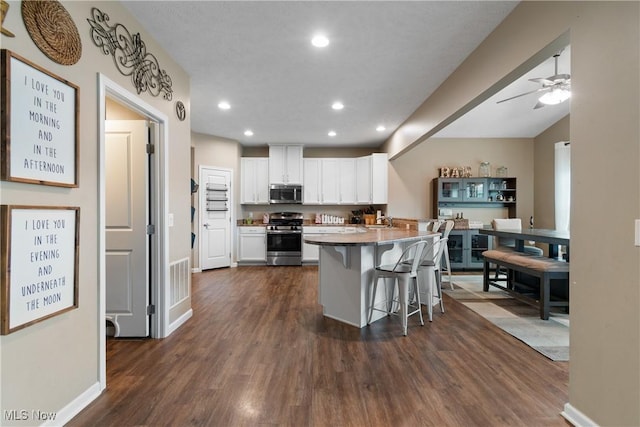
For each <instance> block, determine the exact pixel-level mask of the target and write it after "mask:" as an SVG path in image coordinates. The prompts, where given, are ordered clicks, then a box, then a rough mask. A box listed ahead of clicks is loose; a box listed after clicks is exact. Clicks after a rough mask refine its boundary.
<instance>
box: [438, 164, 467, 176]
mask: <svg viewBox="0 0 640 427" xmlns="http://www.w3.org/2000/svg"><path fill="white" fill-rule="evenodd" d="M470 176H471V166H464V167H462V166H454V167H448V166H443V167H441V168H440V178H469V177H470Z"/></svg>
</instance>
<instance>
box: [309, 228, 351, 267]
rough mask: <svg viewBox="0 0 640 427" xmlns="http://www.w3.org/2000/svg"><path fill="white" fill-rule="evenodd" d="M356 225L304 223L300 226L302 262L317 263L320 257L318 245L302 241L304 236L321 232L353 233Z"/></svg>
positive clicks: (318, 234) (319, 234)
mask: <svg viewBox="0 0 640 427" xmlns="http://www.w3.org/2000/svg"><path fill="white" fill-rule="evenodd" d="M355 232H356V227H354V226H344V227H340V226H317V225H305V226H304V227H302V233H303V234H302V239H303V240H302V262H305V263H317V262H318V260H319V259H320V246H319V245H310V244H308V243H305V242H304V238H305V237H310V236H321V235H323V234H331V233H355Z"/></svg>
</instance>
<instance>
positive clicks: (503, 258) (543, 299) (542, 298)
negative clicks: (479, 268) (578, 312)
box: [482, 250, 569, 320]
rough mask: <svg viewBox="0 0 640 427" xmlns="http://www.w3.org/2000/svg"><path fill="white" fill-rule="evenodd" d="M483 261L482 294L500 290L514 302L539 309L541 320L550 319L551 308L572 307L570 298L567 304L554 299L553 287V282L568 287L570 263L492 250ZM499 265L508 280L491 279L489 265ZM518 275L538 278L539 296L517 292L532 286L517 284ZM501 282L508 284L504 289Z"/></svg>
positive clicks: (485, 252) (564, 301) (565, 301)
mask: <svg viewBox="0 0 640 427" xmlns="http://www.w3.org/2000/svg"><path fill="white" fill-rule="evenodd" d="M482 256H483V257H484V279H483V282H482V284H483V290H484V291H485V292H487V291H488V290H489V285H491V286H495V287H497V288H500V289H502V290H504V291H506V292H508V293H509V294H510V295H512V296H514V297H515V298H517V299H519V300H522V301H524V302H526V303H528V304H532V305H535V306H538V307H539V309H540V318H541V319H543V320H548V319H549V308H550V307H569V300H568V296H567V299H566V300H558V299H555V298H552V296H551V284H552V281H553V280H556V281H557V280H562V283H565V284H568V283H569V263H567V262H564V261H558V260H555V259H552V258H547V257H543V256H535V255H527V254H525V253H522V252H516V251H508V250H489V251H484V252H483V253H482ZM491 264H496V265H498V266H501V267H504V268H506V269H507V277H506V278H505V279H501V278H498V277H497V276H496V277H494V278H490V277H489V274H490V271H489V270H490V268H489V267H490V265H491ZM515 272H520V273H524V274H526V275H529V276H533V277H536V278H537V279H538V285H539V296H538V297H537V299H536V298H530V297H527V296H525V295H523V294H522V293H520V292H518V291H517V290H516V288H517V287H525V288H530V287H529V286H527V285H525V284H522V283H519V282H516V280H515V279H516V276H515V274H514V273H515ZM499 282H506V284H505V285H502V284H500V283H499Z"/></svg>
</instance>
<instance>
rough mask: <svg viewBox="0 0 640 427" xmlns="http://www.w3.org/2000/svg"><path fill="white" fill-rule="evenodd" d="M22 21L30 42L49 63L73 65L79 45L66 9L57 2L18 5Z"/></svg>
mask: <svg viewBox="0 0 640 427" xmlns="http://www.w3.org/2000/svg"><path fill="white" fill-rule="evenodd" d="M22 20H23V21H24V25H25V27H27V32H28V33H29V36H31V40H33V42H34V43H35V44H36V46H38V49H40V50H41V51H42V53H44V54H45V55H47V56H48V57H49V59H51V60H52V61H55V62H57V63H58V64H62V65H73V64H75V63H76V62H78V61H79V60H80V57H81V56H82V41H81V40H80V34H79V33H78V28H76V25H75V23H74V22H73V19H71V15H69V12H67V9H65V8H64V6H62V4H60V2H58V1H49V0H46V1H44V0H31V1H23V2H22Z"/></svg>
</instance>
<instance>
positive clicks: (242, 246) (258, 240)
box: [238, 227, 267, 263]
mask: <svg viewBox="0 0 640 427" xmlns="http://www.w3.org/2000/svg"><path fill="white" fill-rule="evenodd" d="M266 236H267V235H266V230H265V228H264V227H238V262H247V263H250V262H255V263H264V262H266V261H267V240H266V239H267V237H266Z"/></svg>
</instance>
